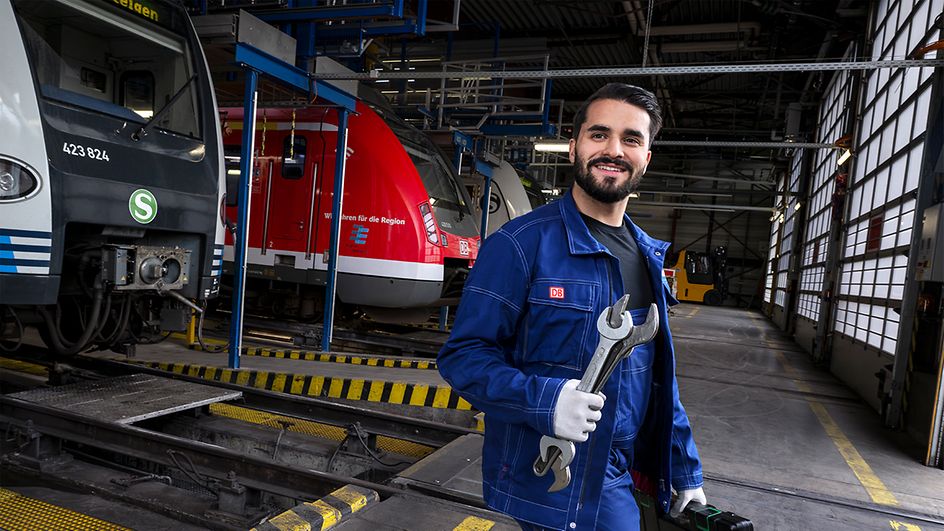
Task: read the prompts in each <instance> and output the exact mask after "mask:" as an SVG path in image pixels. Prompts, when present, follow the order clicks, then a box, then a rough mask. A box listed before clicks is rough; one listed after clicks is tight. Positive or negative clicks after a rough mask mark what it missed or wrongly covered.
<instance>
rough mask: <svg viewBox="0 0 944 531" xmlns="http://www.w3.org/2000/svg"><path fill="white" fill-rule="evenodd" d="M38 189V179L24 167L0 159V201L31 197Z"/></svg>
mask: <svg viewBox="0 0 944 531" xmlns="http://www.w3.org/2000/svg"><path fill="white" fill-rule="evenodd" d="M37 188H39V179H37V178H36V176H35V175H34V174H33V172H31V171H30V170H29V169H28V168H27V167H26V166H24V165H22V164H20V163H18V162H14V161H12V160H8V159H0V201H13V200H15V199H22V198H24V197H27V196H29V195H31V194H32V193H33V192H35V191H36V189H37Z"/></svg>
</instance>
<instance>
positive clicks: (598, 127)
mask: <svg viewBox="0 0 944 531" xmlns="http://www.w3.org/2000/svg"><path fill="white" fill-rule="evenodd" d="M611 131H612V129H611V128H610V127H608V126H605V125H602V124H594V125H590V126H587V132H589V133H609V132H611ZM623 136H634V137H637V138H646V135H645V134H644V133H643V132H642V131H640V130H638V129H628V128H627V129H623Z"/></svg>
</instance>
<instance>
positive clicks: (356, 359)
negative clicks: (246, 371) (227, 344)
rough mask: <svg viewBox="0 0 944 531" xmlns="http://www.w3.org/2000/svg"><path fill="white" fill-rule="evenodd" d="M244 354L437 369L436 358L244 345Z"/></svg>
mask: <svg viewBox="0 0 944 531" xmlns="http://www.w3.org/2000/svg"><path fill="white" fill-rule="evenodd" d="M242 354H243V355H244V356H262V357H265V358H282V359H290V360H303V361H324V362H332V363H348V364H351V365H367V366H369V367H392V368H397V369H432V370H436V361H435V360H415V359H403V358H390V357H384V356H355V355H349V354H329V353H326V352H311V351H306V350H287V349H286V350H273V349H269V348H263V347H243V350H242Z"/></svg>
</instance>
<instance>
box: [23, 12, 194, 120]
mask: <svg viewBox="0 0 944 531" xmlns="http://www.w3.org/2000/svg"><path fill="white" fill-rule="evenodd" d="M13 4H14V6H15V8H16V14H17V18H18V20H19V22H20V28H21V30H22V34H23V37H24V40H25V41H26V45H27V49H28V50H29V55H30V61H31V63H32V67H33V71H34V73H35V75H36V78H37V82H38V85H39V90H40V93H41V94H42V96H43V97H44V98H46V99H48V100H54V101H56V102H59V103H64V104H66V105H68V106H71V107H78V108H81V109H83V110H87V111H92V112H95V113H99V114H105V115H110V116H113V117H116V118H119V119H122V120H127V121H130V122H134V123H140V124H142V125H143V124H147V123H148V122H149V121H151V120H152V119H155V117H156V120H155V121H154V123H153V124H152V125H153V126H154V127H155V128H157V129H161V130H164V131H167V132H172V133H176V134H180V135H186V136H189V137H192V138H201V136H202V135H201V131H200V120H199V118H198V113H197V108H198V107H197V101H198V97H197V86H198V84H197V83H193V82H192V80H193V76H194V72H193V60H192V57H191V52H190V48H189V46H188V44H187V40H186V39H185V38H184V35H185V34H186V32H187V31H188V29H187V28H188V26H187V23H186V18H185V16H183V13H182V11H180V10H179V9H178V8H172V7H171V6H169V5H165V4H164V3H162V2H156V1H149V2H144V1H141V0H122V1H120V2H119V1H116V0H115V1H106V0H84V1H83V0H71V1H70V2H68V3H67V2H65V1H62V0H13ZM178 93H179V95H178ZM175 96H176V98H175ZM165 106H166V109H164V107H165Z"/></svg>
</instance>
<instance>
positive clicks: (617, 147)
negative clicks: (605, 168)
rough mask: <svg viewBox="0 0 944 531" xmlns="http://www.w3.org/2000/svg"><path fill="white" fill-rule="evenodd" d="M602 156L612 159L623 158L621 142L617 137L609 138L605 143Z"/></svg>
mask: <svg viewBox="0 0 944 531" xmlns="http://www.w3.org/2000/svg"><path fill="white" fill-rule="evenodd" d="M603 150H604V155H607V156H609V157H613V158H614V159H619V158H623V154H624V153H623V142H622V141H621V140H620V138H619V137H615V136H614V137H610V138H608V139H607V141H606V145H604V146H603Z"/></svg>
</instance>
